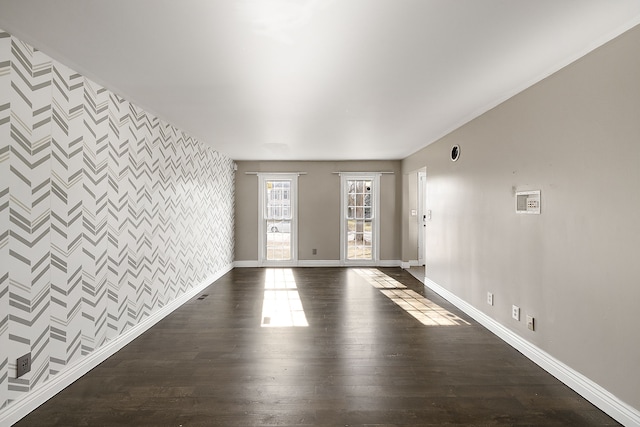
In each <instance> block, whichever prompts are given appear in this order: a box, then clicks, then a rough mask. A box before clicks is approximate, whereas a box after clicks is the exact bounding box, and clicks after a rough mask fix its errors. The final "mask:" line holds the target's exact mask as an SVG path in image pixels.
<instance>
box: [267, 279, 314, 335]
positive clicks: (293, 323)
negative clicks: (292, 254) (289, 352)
mask: <svg viewBox="0 0 640 427" xmlns="http://www.w3.org/2000/svg"><path fill="white" fill-rule="evenodd" d="M260 326H262V327H263V328H282V327H297V326H301V327H304V326H309V323H308V322H307V316H306V315H305V313H304V307H303V306H302V301H301V300H300V294H299V293H298V286H297V284H296V280H295V278H294V277H293V271H292V270H291V269H290V268H268V269H266V270H265V279H264V299H263V300H262V321H261V324H260Z"/></svg>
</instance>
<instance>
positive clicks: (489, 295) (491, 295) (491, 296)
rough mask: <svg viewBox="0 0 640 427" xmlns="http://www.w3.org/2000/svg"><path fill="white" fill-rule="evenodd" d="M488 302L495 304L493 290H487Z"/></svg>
mask: <svg viewBox="0 0 640 427" xmlns="http://www.w3.org/2000/svg"><path fill="white" fill-rule="evenodd" d="M487 304H489V305H493V294H492V293H491V292H487Z"/></svg>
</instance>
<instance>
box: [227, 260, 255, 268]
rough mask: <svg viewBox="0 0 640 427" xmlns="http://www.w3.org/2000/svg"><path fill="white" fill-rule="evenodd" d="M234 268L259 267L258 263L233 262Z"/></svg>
mask: <svg viewBox="0 0 640 427" xmlns="http://www.w3.org/2000/svg"><path fill="white" fill-rule="evenodd" d="M233 266H234V267H238V268H255V267H259V265H258V261H234V262H233Z"/></svg>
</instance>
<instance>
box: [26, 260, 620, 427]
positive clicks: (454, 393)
mask: <svg viewBox="0 0 640 427" xmlns="http://www.w3.org/2000/svg"><path fill="white" fill-rule="evenodd" d="M379 271H382V272H384V273H385V274H386V275H387V276H388V277H389V278H390V281H391V282H390V283H393V281H397V282H400V283H401V284H403V285H405V286H407V288H408V290H413V291H415V292H417V293H419V294H422V295H425V296H426V297H427V298H428V299H429V300H430V301H431V302H432V303H433V304H432V305H431V307H432V308H433V307H436V308H437V307H438V306H439V307H440V308H441V310H439V312H440V315H442V316H444V317H449V318H455V317H456V316H457V317H458V318H459V319H462V320H463V321H464V323H459V324H457V325H456V324H452V325H441V326H426V325H424V324H423V323H421V322H420V321H419V320H417V318H416V317H413V316H411V315H409V314H408V313H407V312H406V311H405V310H404V309H403V308H402V307H401V306H400V305H398V303H396V302H394V301H392V300H391V299H390V298H389V297H387V296H385V295H384V294H383V293H382V292H381V289H378V288H376V287H374V286H373V285H372V284H371V283H370V282H369V281H368V280H367V279H366V277H364V276H363V275H361V274H358V271H357V270H355V269H347V268H296V269H293V270H292V271H291V272H290V273H291V277H293V278H294V280H295V284H292V283H291V280H289V282H288V283H287V284H286V285H281V284H280V285H273V284H268V285H267V287H268V288H270V289H271V290H274V291H277V290H282V288H287V287H288V289H287V290H288V291H289V292H283V295H285V294H286V295H287V297H286V298H284V300H286V301H288V304H290V305H291V306H295V304H296V300H295V297H296V294H297V295H298V296H299V299H300V301H301V303H302V306H303V307H304V317H305V318H306V321H307V322H308V326H307V327H304V326H300V327H291V326H289V327H261V323H264V321H265V319H264V317H268V319H267V321H268V322H271V321H275V317H273V318H272V316H271V315H268V316H266V315H263V313H262V305H263V300H264V297H265V276H266V275H267V274H271V275H273V274H274V273H277V274H281V273H282V271H273V270H267V269H258V268H255V269H253V268H242V269H234V270H232V271H231V272H229V273H228V274H226V275H225V276H224V277H222V278H221V279H220V280H218V281H217V282H216V283H214V284H213V285H211V286H210V287H209V288H208V289H207V290H206V291H204V292H203V294H207V296H206V297H205V298H203V299H198V298H194V299H193V300H191V301H189V302H188V303H187V304H185V305H183V306H182V307H181V308H180V309H178V310H176V311H175V312H174V313H172V314H171V315H170V316H168V317H167V318H165V319H164V320H163V321H161V322H159V323H158V324H157V325H156V326H154V327H153V328H152V329H150V330H149V331H148V332H147V333H145V334H144V335H142V336H141V337H139V338H138V339H136V340H135V341H133V342H132V343H131V344H129V345H128V346H127V347H125V348H124V349H123V350H121V351H120V352H118V353H117V354H116V355H114V356H112V357H111V358H110V359H109V360H107V361H105V362H104V363H102V364H101V365H100V366H98V367H97V368H95V369H94V370H92V371H91V372H90V373H88V374H87V375H85V376H84V377H83V378H81V379H80V380H78V381H76V382H75V383H74V384H72V385H71V386H69V387H68V388H67V389H65V390H64V391H62V392H61V393H59V394H58V395H57V396H55V397H54V398H53V399H51V400H50V401H48V402H47V403H45V404H44V405H42V406H41V407H40V408H38V409H37V410H35V411H34V412H32V413H31V414H29V415H28V416H27V417H25V418H24V419H23V420H21V421H20V422H19V423H17V424H16V426H18V427H26V426H39V427H41V426H175V427H178V426H184V427H187V426H227V427H228V426H307V425H309V426H440V425H465V426H472V425H477V426H491V425H502V426H507V425H508V426H517V425H522V426H524V425H527V426H601V425H618V424H617V423H616V422H615V421H614V420H612V419H611V418H610V417H608V416H607V415H606V414H604V413H603V412H601V411H600V410H598V409H597V408H595V407H594V406H593V405H591V404H590V403H589V402H587V401H586V400H584V399H582V398H581V397H580V396H578V395H577V394H576V393H574V392H573V391H572V390H570V389H569V388H568V387H566V386H565V385H563V384H562V383H560V382H559V381H558V380H556V379H555V378H553V377H552V376H551V375H549V374H547V373H546V372H544V371H543V370H542V369H541V368H539V367H538V366H536V365H535V364H533V363H532V362H530V361H529V360H528V359H526V358H525V357H524V356H522V355H521V354H520V353H519V352H517V351H516V350H514V349H513V348H511V347H510V346H508V345H507V344H505V343H504V342H502V341H501V340H500V339H498V338H497V337H495V336H494V335H493V334H491V333H490V332H489V331H487V330H486V329H484V328H483V327H482V326H480V325H478V324H477V323H476V322H474V321H473V320H472V319H470V318H469V317H467V316H466V315H465V314H463V313H461V312H460V311H459V310H457V309H456V308H454V307H453V306H452V305H451V304H449V303H448V302H446V301H445V300H443V299H442V298H440V297H438V296H437V295H435V294H433V293H431V292H430V291H427V292H426V293H425V291H424V288H423V286H422V284H421V283H420V282H419V281H418V280H416V279H415V278H414V277H413V276H411V275H410V274H409V273H408V272H406V271H404V270H401V269H396V268H385V269H380V270H379ZM269 295H270V296H269V298H272V297H273V296H274V295H275V294H269ZM434 304H435V305H434ZM405 305H406V304H405ZM414 305H415V304H414ZM281 314H282V313H281ZM299 317H300V316H299V313H298V318H299ZM427 317H428V318H429V314H428V313H427ZM280 318H281V319H286V314H285V315H284V317H282V316H280ZM465 323H468V324H465Z"/></svg>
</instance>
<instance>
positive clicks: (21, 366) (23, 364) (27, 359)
mask: <svg viewBox="0 0 640 427" xmlns="http://www.w3.org/2000/svg"><path fill="white" fill-rule="evenodd" d="M29 371H31V353H27V354H25V355H24V356H22V357H18V361H17V372H16V378H20V377H21V376H23V375H24V374H26V373H27V372H29Z"/></svg>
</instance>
